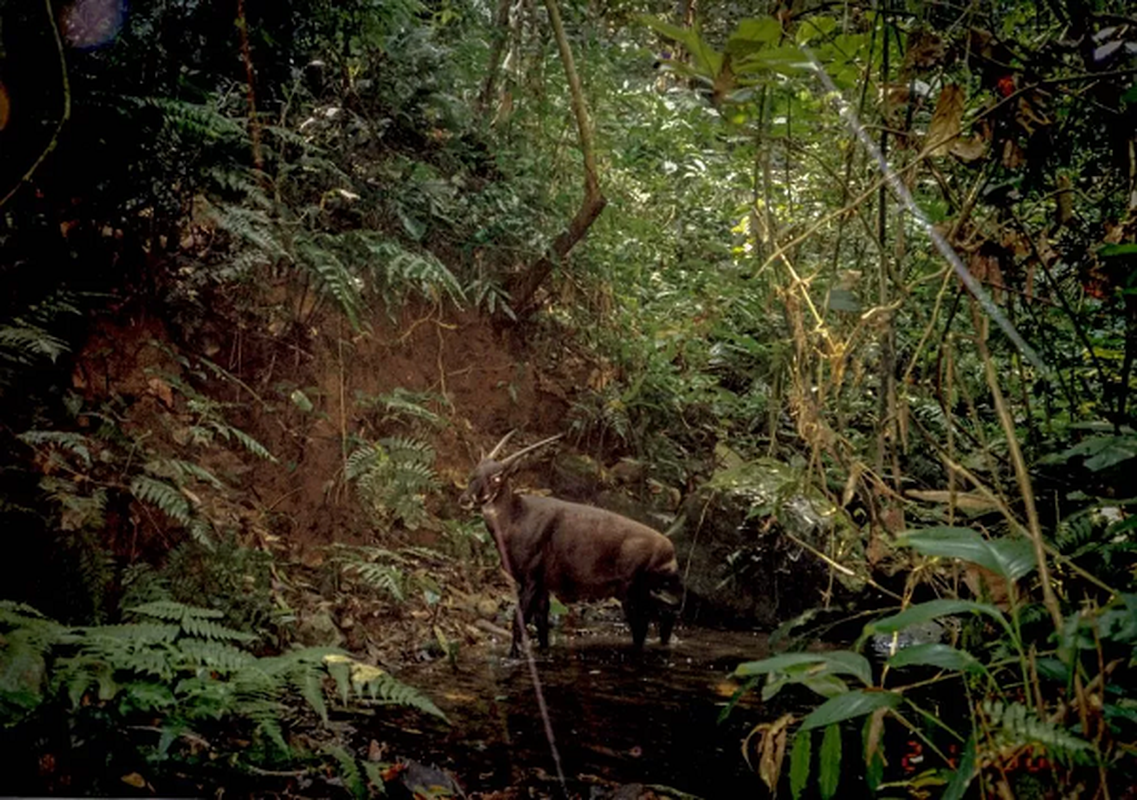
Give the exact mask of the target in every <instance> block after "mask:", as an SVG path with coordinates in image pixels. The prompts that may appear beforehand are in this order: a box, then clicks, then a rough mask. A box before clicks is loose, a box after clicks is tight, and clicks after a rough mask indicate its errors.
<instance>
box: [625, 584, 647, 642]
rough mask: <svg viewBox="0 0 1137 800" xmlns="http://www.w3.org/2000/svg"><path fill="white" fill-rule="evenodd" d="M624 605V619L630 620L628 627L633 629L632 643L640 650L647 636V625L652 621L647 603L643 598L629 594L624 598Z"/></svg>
mask: <svg viewBox="0 0 1137 800" xmlns="http://www.w3.org/2000/svg"><path fill="white" fill-rule="evenodd" d="M623 606H624V619H626V620H627V621H628V627H629V628H631V629H632V644H633V645H634V646H635V647H636V649H637V650H638V649H639V648H641V647H643V646H644V639H646V638H647V626H648V622H649V621H650V618H649V617H648V613H647V605H646V603H644V600H643V598H641V597H637V596H636V595H635V594H629V595H628V597H627V598H626V599H625V600H624V603H623Z"/></svg>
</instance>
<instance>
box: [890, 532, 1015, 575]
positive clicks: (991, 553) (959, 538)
mask: <svg viewBox="0 0 1137 800" xmlns="http://www.w3.org/2000/svg"><path fill="white" fill-rule="evenodd" d="M900 544H901V545H907V546H908V547H911V548H913V549H914V550H915V551H916V552H918V553H921V554H922V555H926V556H940V557H943V558H959V559H962V560H964V561H969V562H971V563H972V564H978V565H979V566H981V567H983V568H984V569H987V570H990V571H991V572H993V573H995V574H996V575H998V576H999V577H1001V578H1005V579H1007V580H1010V581H1015V580H1018V579H1019V578H1021V577H1023V576H1024V575H1026V574H1027V573H1029V572H1030V571H1031V570H1032V569H1034V567H1035V563H1036V562H1035V559H1034V550H1033V549H1032V548H1031V544H1030V542H1029V541H1028V540H1027V539H1023V538H1015V539H1007V538H1004V539H984V538H983V536H982V535H980V534H979V533H978V532H976V531H973V530H972V529H971V528H948V527H942V528H927V529H924V530H920V531H913V532H911V533H906V534H904V535H903V536H901V537H900Z"/></svg>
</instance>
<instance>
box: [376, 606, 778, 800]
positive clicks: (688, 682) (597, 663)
mask: <svg viewBox="0 0 1137 800" xmlns="http://www.w3.org/2000/svg"><path fill="white" fill-rule="evenodd" d="M622 628H623V626H621V625H618V624H617V623H615V622H612V621H597V622H595V623H592V624H591V625H590V626H589V628H588V629H575V630H572V631H569V632H567V633H565V632H561V635H559V636H555V637H554V640H553V645H552V647H551V648H550V650H549V651H548V652H547V653H544V654H538V656H537V668H538V673H539V675H540V679H541V682H542V686H543V689H544V693H545V699H546V702H547V703H548V707H549V716H550V718H551V720H552V725H553V731H554V734H555V736H556V742H557V746H558V748H559V750H560V755H561V761H562V765H563V768H564V773H565V776H566V777H567V779H568V785H569V789H570V792H571V793H572V794H573V795H577V796H582V797H589V796H590V795H592V794H593V793H594V792H596V793H598V792H599V790H598V789H597V788H596V787H605V786H612V785H614V784H631V783H642V784H657V785H664V786H668V787H671V788H674V789H678V790H680V791H683V792H687V793H690V794H694V795H699V796H701V797H705V798H717V797H742V796H748V797H756V796H757V797H761V796H764V795H765V794H766V793H765V791H764V788H763V787H762V785H761V783H760V781H759V780H758V778H757V776H756V775H755V774H754V773H753V772H752V771H751V770H750V768H749V767H748V766H747V765H746V762H745V761H744V759H743V757H742V753H741V744H742V740H743V739H744V738H745V736H746V734H747V733H748V732H749V731H750V730H751V729H752V728H753V726H754V725H756V724H758V723H760V722H763V721H768V720H770V719H772V718H773V716H775V714H774V713H773V711H772V710H763V709H762V708H761V703H760V701H759V698H758V697H757V695H756V694H754V695H750V696H748V697H747V698H745V699H743V701H742V702H740V704H739V705H738V706H737V707H736V708H735V710H734V712H733V713H732V714H731V715H730V717H729V718H728V719H727V720H726V721H725V722H723V723H722V724H719V723H718V722H717V717H718V715H719V712H720V710H721V709H722V707H723V705H724V704H725V703H726V702H727V701H728V700H729V698H730V695H731V693H732V691H733V689H734V688H735V685H734V683H733V682H732V681H730V680H729V677H730V673H731V672H732V671H733V670H734V668H735V667H736V666H737V665H738V664H739V663H740V662H742V661H747V660H753V659H757V658H762V657H764V656H765V655H766V654H767V642H766V637H765V636H764V635H762V634H755V633H742V632H724V631H714V630H708V629H700V628H690V627H686V628H680V629H679V630H678V632H677V638H676V640H675V641H673V642H672V645H671V646H670V647H669V648H661V647H660V646H659V645H658V643H656V644H650V643H649V646H648V647H647V648H646V649H645V651H644V652H642V653H639V654H637V653H635V652H634V651H633V650H632V649H631V647H630V645H629V638H628V635H627V634H626V632H624V630H621V629H622ZM507 647H508V643H501V644H497V645H490V646H483V647H479V648H467V649H465V650H463V651H462V653H461V654H460V656H459V658H458V664H457V668H456V669H454V668H452V667H450V666H449V665H446V664H443V663H434V664H430V665H425V666H423V667H420V668H417V669H414V670H404V671H402V672H401V673H400V675H399V677H400V678H401V679H403V680H405V681H407V682H408V683H411V684H413V685H415V686H419V687H421V688H423V689H424V690H426V691H427V692H428V693H429V694H430V695H431V697H432V698H433V699H434V700H435V702H436V703H437V704H438V705H439V706H440V707H441V708H442V709H443V711H445V712H446V714H447V715H448V716H449V718H450V720H451V723H452V724H451V725H450V726H449V727H446V726H442V725H436V724H434V723H432V722H429V721H424V720H422V719H414V720H408V721H407V722H406V723H405V724H403V725H402V726H401V727H397V726H396V724H395V723H394V722H393V721H391V720H387V721H385V722H384V721H380V719H377V720H376V725H377V726H378V728H377V729H375V730H371V731H361V733H367V734H369V735H371V736H373V737H375V738H376V739H377V740H378V741H381V742H385V743H387V744H389V745H390V746H391V748H392V749H393V750H394V751H395V752H396V753H398V754H400V755H401V754H408V755H410V754H414V757H415V758H417V759H419V760H421V761H425V762H427V763H434V764H436V765H438V766H440V767H443V768H444V769H446V770H449V771H450V772H452V773H453V774H454V775H455V776H457V778H458V779H459V781H460V783H461V785H462V786H463V788H465V790H466V791H467V792H491V791H494V790H501V789H504V788H506V787H509V786H514V787H522V786H523V787H528V788H529V789H531V790H532V792H533V793H532V795H531V796H550V795H556V794H558V793H559V790H558V788H557V784H556V780H555V775H556V769H555V766H554V762H553V759H552V756H551V755H550V751H549V746H548V743H547V741H546V737H545V732H544V725H543V723H542V720H541V716H540V714H539V712H538V710H537V703H536V700H535V696H534V691H533V686H532V682H531V679H530V672H529V668H528V666H527V664H526V663H525V662H524V661H516V660H510V659H507V658H506V657H505V654H506V650H507Z"/></svg>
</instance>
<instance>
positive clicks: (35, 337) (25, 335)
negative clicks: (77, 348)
mask: <svg viewBox="0 0 1137 800" xmlns="http://www.w3.org/2000/svg"><path fill="white" fill-rule="evenodd" d="M16 322H17V324H15V325H2V326H0V354H2V355H3V356H4V357H5V358H7V359H8V360H10V361H12V362H14V363H17V364H23V365H30V364H34V363H35V362H36V361H37V360H39V359H41V358H47V359H48V360H49V361H52V362H54V361H55V359H57V358H59V357H60V356H61V355H63V354H64V353H66V352H68V351H69V350H70V348H69V347H68V346H67V342H65V341H64V340H63V339H61V338H59V337H58V336H54V335H52V334H50V333H48V332H47V331H46V330H44V329H43V328H41V327H39V326H37V325H30V324H28V323H23V324H20V323H19V322H18V321H16Z"/></svg>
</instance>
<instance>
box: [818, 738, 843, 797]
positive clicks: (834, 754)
mask: <svg viewBox="0 0 1137 800" xmlns="http://www.w3.org/2000/svg"><path fill="white" fill-rule="evenodd" d="M818 767H819V768H818V772H817V788H818V789H819V790H820V791H821V797H822V800H829V798H830V797H832V796H833V795H835V794H837V787H838V786H839V785H840V783H841V726H840V725H837V724H833V725H829V726H827V727H826V728H825V734H824V735H823V736H822V737H821V760H820V763H819V765H818Z"/></svg>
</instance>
